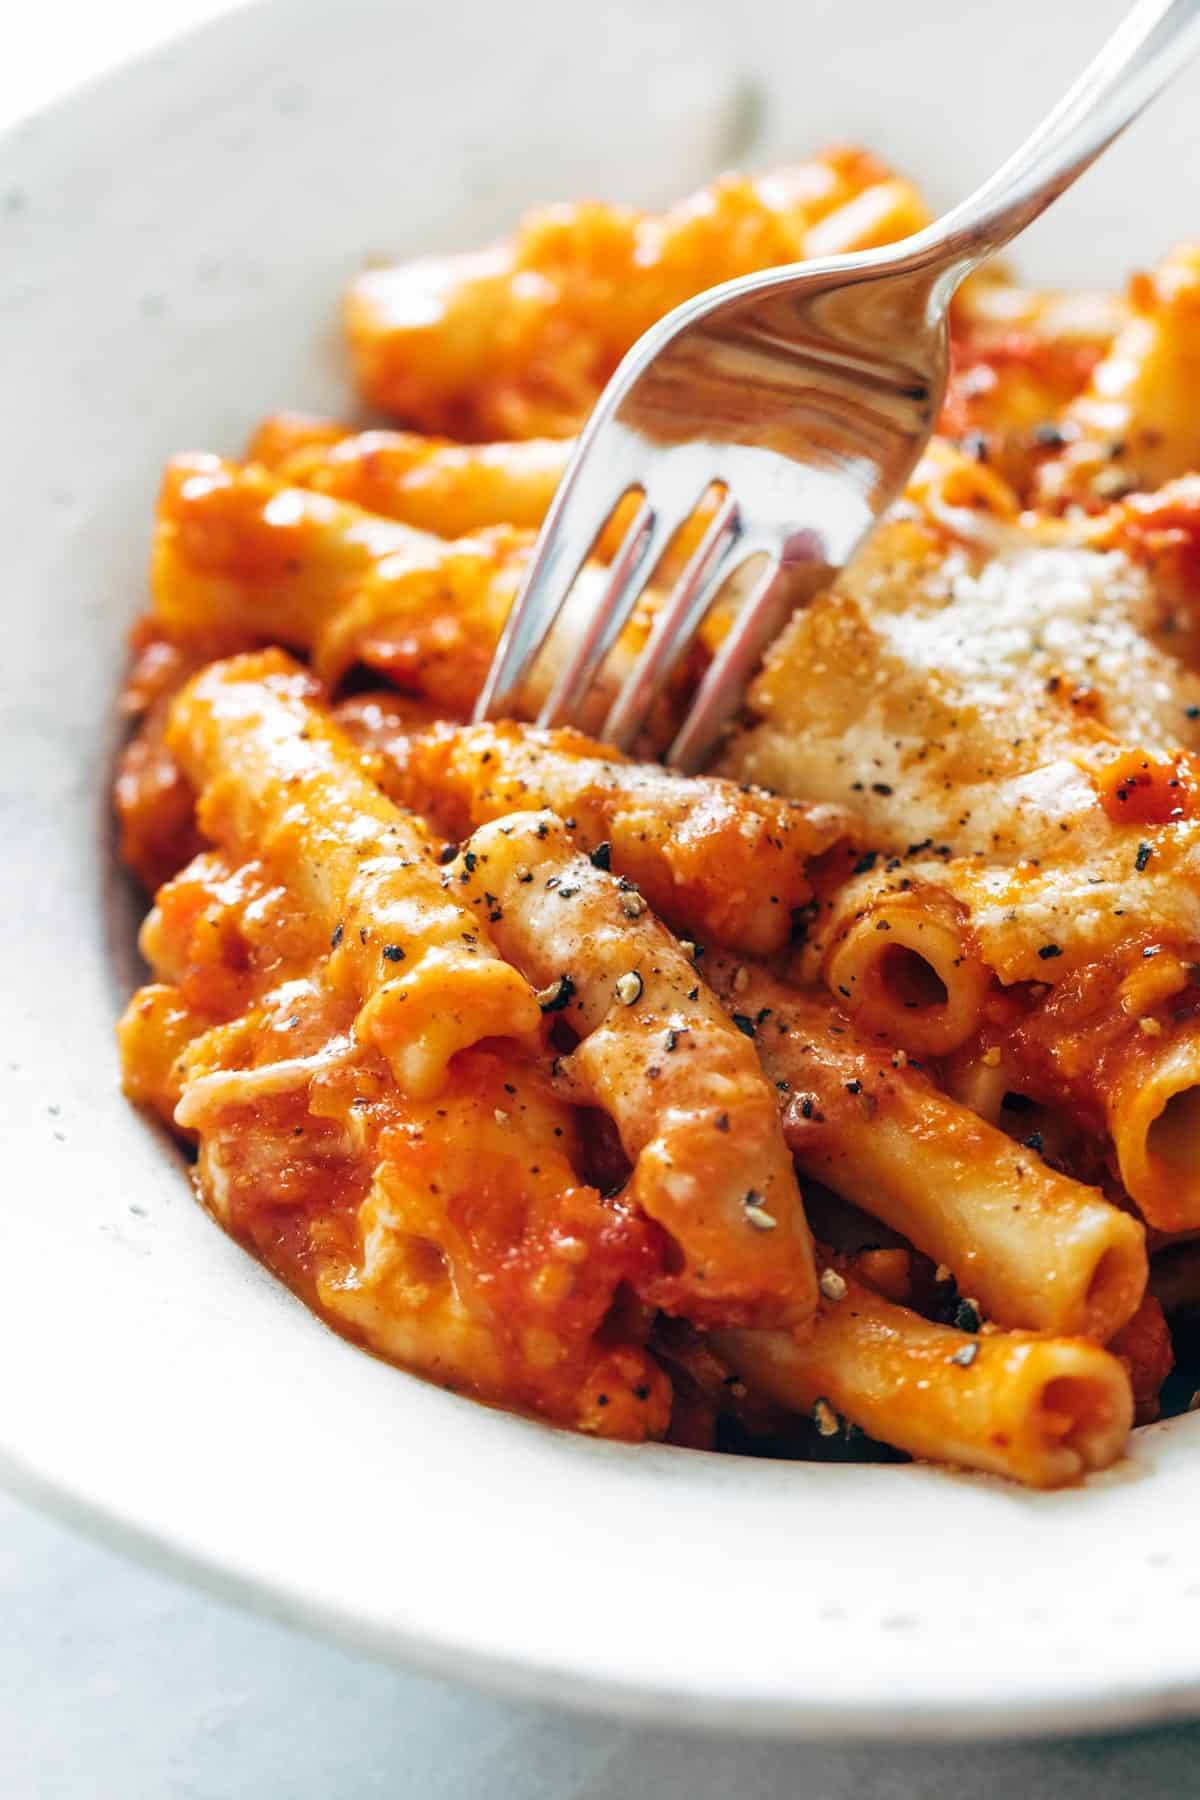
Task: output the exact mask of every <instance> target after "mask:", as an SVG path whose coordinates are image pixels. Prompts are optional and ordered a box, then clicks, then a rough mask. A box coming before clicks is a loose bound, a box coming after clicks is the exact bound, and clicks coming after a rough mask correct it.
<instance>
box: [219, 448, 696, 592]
mask: <svg viewBox="0 0 1200 1800" xmlns="http://www.w3.org/2000/svg"><path fill="white" fill-rule="evenodd" d="M574 449H575V440H574V439H573V438H527V439H526V440H525V441H524V442H517V443H510V442H506V441H501V442H500V443H495V444H456V443H454V442H452V441H451V440H450V439H448V438H430V437H424V436H423V435H422V434H421V433H420V432H418V431H361V432H352V431H350V430H349V429H348V428H347V427H346V426H344V425H338V424H336V423H334V422H333V421H332V420H329V419H310V418H309V417H308V416H307V415H306V414H304V413H278V414H276V415H274V416H273V417H272V418H269V419H265V420H264V421H263V423H262V425H261V426H260V427H259V429H258V431H257V432H256V433H255V435H254V437H253V438H252V439H251V441H250V447H249V449H248V451H247V457H248V460H249V461H250V462H252V463H261V464H262V465H263V467H264V468H267V469H270V470H271V472H272V474H273V475H275V476H276V477H277V478H278V479H279V480H280V481H284V482H287V484H288V485H289V486H293V487H302V488H311V489H312V490H313V491H314V492H315V493H318V494H328V495H329V496H331V498H333V499H336V500H347V501H349V502H350V503H351V504H352V505H354V506H361V507H364V508H365V509H366V510H367V511H368V512H373V513H378V514H380V515H381V516H382V517H383V518H387V519H399V520H400V521H401V522H402V523H403V524H405V525H412V526H414V527H415V528H416V529H417V530H420V531H432V532H436V533H437V535H438V537H444V538H456V537H466V536H468V535H469V534H470V533H472V532H476V531H483V530H486V529H487V528H488V527H489V526H492V525H515V526H518V527H521V528H522V529H525V530H535V529H536V528H537V527H538V526H539V525H540V524H541V523H542V520H543V519H544V518H545V516H546V513H547V512H548V510H549V507H550V502H551V500H553V498H554V493H555V489H556V488H557V486H558V483H559V481H560V479H561V477H562V474H563V471H564V469H565V468H566V466H567V463H568V462H569V460H570V458H571V454H572V452H573V451H574ZM638 505H639V500H638V498H637V496H636V495H633V494H630V495H628V496H627V497H626V498H625V499H624V500H622V501H621V502H620V503H619V504H618V506H617V507H616V509H615V511H614V512H613V515H612V517H611V518H610V519H609V521H608V523H607V524H606V525H605V527H604V529H603V530H602V531H601V533H600V536H599V537H598V539H597V540H596V543H595V545H594V546H593V548H592V555H593V556H594V557H596V558H597V559H598V560H600V561H602V562H607V561H609V560H611V558H612V557H614V556H615V555H616V553H617V551H618V550H619V549H620V547H621V544H622V542H623V541H624V538H625V534H626V532H627V531H628V530H629V527H630V526H631V525H632V523H633V521H634V517H635V515H636V513H637V510H638ZM714 511H715V507H714V505H713V503H712V502H711V500H705V501H702V502H701V504H700V505H699V506H698V507H697V509H696V511H695V512H694V513H693V514H692V515H691V516H690V517H689V518H688V520H687V521H686V522H685V523H684V524H683V525H682V526H681V528H680V529H679V531H678V532H677V533H676V534H675V536H674V538H673V539H672V540H671V543H670V544H669V545H668V546H667V548H666V550H665V551H664V552H663V559H662V562H661V564H660V565H659V568H658V571H657V574H656V580H657V581H658V583H659V585H660V586H661V585H663V584H664V583H666V582H668V581H670V580H672V579H673V578H674V576H675V575H677V574H678V573H679V571H680V570H681V569H682V567H683V565H684V563H685V562H686V560H687V558H688V557H689V556H690V555H691V554H692V552H693V551H694V550H695V549H696V548H697V547H698V545H699V543H700V540H701V539H702V537H703V536H704V533H705V531H706V530H707V528H708V526H709V525H710V524H711V523H712V519H713V515H714Z"/></svg>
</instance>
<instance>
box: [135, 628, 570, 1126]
mask: <svg viewBox="0 0 1200 1800" xmlns="http://www.w3.org/2000/svg"><path fill="white" fill-rule="evenodd" d="M313 689H314V683H313V682H312V679H311V677H310V676H308V675H307V674H306V673H305V672H304V671H303V670H302V669H300V668H299V667H298V666H297V665H296V664H295V663H293V662H292V661H291V660H290V658H288V657H286V656H285V655H284V654H283V653H282V652H281V651H278V650H275V651H264V652H261V653H260V654H258V655H251V656H243V657H235V658H233V659H231V660H230V661H228V662H224V663H215V664H212V665H210V666H209V667H208V668H207V669H206V670H205V671H204V672H203V673H202V674H200V675H199V676H197V677H196V678H195V679H194V680H193V681H192V682H191V683H190V684H189V685H188V686H187V687H186V688H185V689H184V690H183V692H182V693H181V694H180V696H179V697H178V699H177V700H176V701H175V704H174V706H173V708H172V713H171V723H170V729H169V734H168V736H169V743H170V747H171V749H172V751H173V752H174V754H175V755H176V756H177V757H178V758H179V761H180V763H181V764H182V766H183V769H184V771H185V773H186V774H187V776H188V777H189V779H190V780H191V781H192V783H193V785H194V786H195V787H196V789H197V791H198V792H199V794H200V803H199V818H200V824H201V828H202V829H203V830H204V831H205V832H206V833H207V834H208V835H210V836H211V837H213V838H214V839H215V840H216V841H217V842H218V843H220V844H222V845H223V846H225V847H226V848H229V849H232V850H233V851H234V852H235V853H236V854H238V855H240V856H253V855H259V856H261V857H262V858H263V859H264V860H265V861H266V862H267V863H268V865H269V866H270V867H272V868H273V869H274V870H275V871H276V872H277V873H278V874H279V875H280V877H281V878H282V880H283V881H284V882H285V883H286V884H287V886H288V887H289V888H290V889H291V890H292V892H293V893H294V894H295V895H297V896H298V897H299V898H300V899H301V901H302V902H303V903H304V904H305V905H306V906H307V907H308V908H309V909H310V911H311V913H312V915H313V917H314V919H315V920H319V922H320V924H321V927H322V929H323V930H324V931H325V932H327V933H328V934H329V942H330V945H331V957H330V966H329V975H330V979H331V980H332V981H333V983H334V984H335V985H336V986H341V987H344V988H347V989H350V990H352V991H353V992H354V993H355V994H356V995H357V997H358V1000H359V1001H360V1003H361V1011H360V1013H359V1015H358V1020H357V1026H356V1029H357V1031H358V1033H359V1035H360V1036H361V1037H363V1038H364V1039H365V1040H366V1041H368V1042H373V1043H376V1044H377V1045H378V1046H379V1048H380V1049H381V1050H382V1051H383V1052H384V1053H385V1055H386V1056H387V1057H388V1060H389V1061H390V1063H391V1065H392V1068H393V1071H394V1073H395V1076H396V1079H397V1081H398V1082H399V1083H400V1085H401V1087H402V1088H404V1089H405V1090H406V1091H407V1092H409V1093H411V1094H413V1095H417V1096H425V1095H429V1094H431V1093H433V1092H436V1091H437V1089H438V1088H439V1086H440V1085H441V1084H442V1082H443V1080H444V1078H445V1073H446V1065H447V1064H448V1062H449V1061H450V1058H451V1057H452V1056H453V1055H454V1054H455V1052H456V1051H459V1050H462V1049H465V1048H466V1047H467V1046H468V1045H470V1044H474V1043H477V1042H478V1041H479V1040H480V1039H481V1038H486V1037H508V1036H519V1035H520V1034H521V1033H522V1032H527V1031H530V1030H532V1029H534V1027H535V1026H536V1025H537V1024H538V1021H539V1017H540V1015H539V1011H538V1007H537V1002H536V1001H535V1000H534V997H533V994H532V992H531V991H530V989H529V987H528V985H527V983H526V982H525V981H524V980H522V978H521V977H520V976H519V975H518V974H517V972H516V970H515V969H512V968H510V967H509V965H508V964H507V963H505V962H502V961H501V960H500V958H499V957H498V956H497V954H496V952H495V950H494V948H493V946H492V944H491V942H490V940H489V938H488V933H487V929H486V927H485V926H481V925H480V924H479V922H478V921H477V920H476V919H475V918H474V916H473V915H471V914H470V913H468V912H467V911H466V909H465V908H464V907H463V906H461V905H460V904H458V903H457V901H456V899H455V898H454V897H453V896H452V895H450V894H447V893H446V892H445V891H443V889H442V887H441V884H440V882H439V879H438V871H437V867H436V865H435V863H434V861H433V858H432V855H431V853H430V849H429V845H428V842H427V840H426V837H425V834H424V833H423V831H422V829H421V828H420V826H419V825H418V824H417V822H416V821H415V820H414V819H413V818H412V817H411V815H410V814H407V813H405V812H404V811H403V810H402V809H401V808H400V807H398V806H396V805H395V804H394V803H393V802H392V801H390V800H388V799H387V798H386V797H385V796H384V795H383V794H382V793H381V792H380V791H379V789H378V788H377V787H376V786H375V784H374V783H373V782H372V781H370V780H369V779H368V778H367V776H366V775H365V774H364V773H363V771H362V765H361V760H360V757H359V753H358V752H357V751H356V750H355V748H354V746H353V745H352V744H351V743H350V741H349V740H348V739H347V738H345V737H343V735H342V734H341V732H339V731H338V730H337V729H336V727H334V726H333V725H332V724H331V723H330V722H329V720H328V718H327V717H326V715H325V714H324V713H323V712H322V711H321V710H320V708H319V707H317V706H315V705H314V704H313V698H312V696H313Z"/></svg>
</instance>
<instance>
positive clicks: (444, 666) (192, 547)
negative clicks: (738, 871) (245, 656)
mask: <svg viewBox="0 0 1200 1800" xmlns="http://www.w3.org/2000/svg"><path fill="white" fill-rule="evenodd" d="M532 542H533V534H532V532H529V531H523V530H518V529H517V528H516V527H514V526H511V525H495V526H493V527H491V528H489V529H488V530H486V531H481V532H479V533H478V534H477V535H475V536H473V537H465V538H455V539H453V540H446V539H443V538H439V537H432V536H430V535H429V534H428V533H426V532H423V531H417V530H415V529H414V528H413V527H412V526H410V525H403V524H398V523H397V522H396V521H395V520H392V519H384V518H380V517H379V516H378V515H376V514H374V513H368V512H365V511H363V510H362V508H360V507H357V506H353V505H351V504H350V503H349V502H348V501H343V500H335V499H332V498H331V497H330V496H329V495H327V494H320V493H313V492H311V491H310V490H309V489H307V488H302V487H285V486H284V485H283V484H282V483H281V482H280V481H278V480H277V479H276V477H274V476H273V475H271V474H270V473H269V472H268V471H267V470H266V469H263V468H261V467H259V466H257V465H254V464H250V465H247V466H245V467H239V466H237V465H236V464H233V463H228V462H223V461H222V460H221V459H220V458H219V457H214V456H199V455H194V456H185V457H176V458H175V459H174V460H173V461H172V462H171V463H170V464H169V465H168V468H167V472H166V475H165V477H164V479H163V485H162V490H161V494H160V497H159V505H158V518H157V524H156V528H155V537H154V552H153V558H152V562H151V588H152V592H153V600H154V614H153V618H154V624H155V626H156V628H157V629H158V630H159V631H160V632H161V633H162V634H163V635H164V636H165V637H166V638H167V639H168V640H169V641H171V642H172V643H174V644H177V645H181V646H184V647H186V649H187V650H188V651H189V652H195V651H199V652H201V653H207V654H208V655H224V654H228V653H229V652H231V651H234V650H242V649H249V648H252V647H255V646H258V645H260V644H262V643H265V642H277V643H282V644H285V645H287V646H288V648H290V649H292V650H303V651H307V652H309V653H310V654H311V657H312V664H313V668H314V669H315V671H316V673H317V674H318V675H319V676H320V677H321V678H322V680H324V681H325V682H327V683H329V684H331V685H332V684H336V683H337V682H339V681H340V680H341V679H342V678H343V677H344V676H345V675H346V674H348V673H349V671H350V670H351V669H352V668H353V667H354V666H355V664H358V663H361V664H365V665H366V666H368V667H370V668H372V669H375V670H377V671H378V672H379V673H380V674H382V675H383V676H385V677H386V678H387V679H388V680H389V681H390V682H392V683H394V684H395V685H396V686H397V687H399V688H401V689H402V690H403V691H404V692H405V693H406V694H409V695H417V696H419V697H421V698H423V699H426V700H429V701H430V702H432V703H433V704H434V705H436V706H437V707H438V708H439V709H440V710H441V712H442V714H443V716H448V717H451V718H464V717H466V716H467V715H468V714H469V713H470V711H471V708H472V707H473V706H474V704H475V701H476V699H477V698H478V695H479V691H480V688H481V687H482V685H483V680H484V677H485V675H486V674H487V670H488V666H489V664H490V662H491V659H492V655H493V653H494V651H495V648H496V644H497V642H498V640H499V637H500V632H501V630H502V628H503V625H504V621H505V619H506V618H507V617H508V613H509V609H510V607H511V606H512V602H513V599H514V597H515V595H516V592H517V588H518V586H519V585H520V581H521V576H522V574H523V573H524V569H525V565H526V562H527V560H528V557H529V552H530V549H531V546H532ZM605 580H606V575H605V572H604V570H603V569H602V568H600V567H599V566H597V565H592V564H589V565H586V566H585V567H584V568H583V569H582V570H581V571H580V576H579V580H578V581H577V582H576V584H575V587H574V589H573V591H572V594H571V596H570V599H569V601H568V603H567V605H566V606H565V607H564V609H563V612H562V614H561V616H560V618H559V620H558V623H557V625H556V627H555V629H554V630H553V631H552V632H551V634H550V638H549V641H548V643H547V645H546V647H545V650H544V651H543V653H542V655H541V656H540V657H539V659H538V661H537V664H536V666H535V668H534V669H533V670H532V671H531V674H530V680H529V684H528V690H527V693H526V694H525V695H524V696H523V700H524V701H525V702H526V705H527V710H530V711H536V709H537V707H538V705H539V704H540V702H541V700H542V699H543V698H544V697H545V695H546V693H548V692H549V690H550V687H551V685H552V684H553V682H554V680H555V678H556V675H557V672H558V670H559V669H560V668H561V666H562V662H563V660H564V658H565V656H566V655H567V654H568V652H569V650H570V649H571V647H572V645H573V644H574V642H575V641H576V638H577V635H578V632H579V629H580V624H581V621H582V620H585V619H586V618H587V617H588V616H589V613H590V609H591V608H592V606H593V605H594V604H595V601H596V599H597V588H598V585H599V584H602V583H603V582H604V581H605ZM651 605H652V600H651V598H650V597H649V596H648V597H647V601H646V603H645V605H643V606H639V608H638V609H637V611H636V612H635V614H634V617H633V619H632V620H631V621H630V623H629V625H628V626H627V627H626V629H625V631H624V632H623V633H622V635H621V637H620V638H619V639H618V641H617V643H616V644H615V645H614V647H613V650H612V652H611V654H610V656H609V659H608V661H607V663H606V665H605V668H604V670H603V671H602V672H601V675H600V677H599V679H598V680H597V681H596V682H595V683H594V684H593V687H592V690H591V692H590V693H589V694H588V696H587V697H586V699H585V702H584V706H583V714H584V722H585V723H589V722H591V721H592V720H594V721H595V723H596V724H599V723H600V721H602V720H603V718H604V717H605V714H606V713H607V711H608V708H609V705H610V704H611V702H612V700H613V698H614V697H615V695H616V692H617V690H618V688H619V686H620V684H621V682H622V681H623V680H624V678H625V676H626V675H627V674H628V673H629V671H630V669H631V668H632V666H633V661H634V659H635V658H636V656H637V654H638V652H639V651H640V649H641V646H642V644H643V643H644V641H645V634H646V630H647V626H648V620H649V617H650V611H649V609H650V607H651ZM672 705H673V702H672V698H671V695H670V694H668V695H666V696H663V697H661V699H660V701H659V703H658V705H657V706H656V708H655V709H654V720H653V722H652V731H651V735H652V736H653V737H654V739H655V741H658V740H659V739H662V741H669V738H670V736H671V735H672V734H673V730H674V724H675V721H674V714H673V711H672Z"/></svg>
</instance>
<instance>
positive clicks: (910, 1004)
mask: <svg viewBox="0 0 1200 1800" xmlns="http://www.w3.org/2000/svg"><path fill="white" fill-rule="evenodd" d="M879 981H880V985H881V987H882V988H883V991H884V993H885V994H886V995H887V998H888V999H889V1000H890V1001H891V1003H892V1004H893V1005H894V1006H899V1007H903V1008H904V1010H905V1011H906V1012H931V1011H933V1010H934V1009H935V1008H937V1007H941V1006H945V1004H946V1001H947V999H948V998H949V995H948V993H947V990H946V984H945V982H944V981H943V980H942V978H941V976H940V975H939V974H938V972H937V970H936V969H935V968H934V966H933V964H932V963H931V962H928V961H927V960H926V958H925V957H923V956H921V955H919V954H918V952H917V951H916V950H910V949H909V948H908V946H907V944H889V945H888V947H887V949H886V950H885V951H884V953H883V955H882V956H881V957H880V959H879Z"/></svg>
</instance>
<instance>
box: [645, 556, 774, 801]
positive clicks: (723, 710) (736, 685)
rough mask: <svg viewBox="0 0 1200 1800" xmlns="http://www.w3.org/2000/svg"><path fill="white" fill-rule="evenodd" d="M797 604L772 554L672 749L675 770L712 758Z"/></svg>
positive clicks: (686, 769)
mask: <svg viewBox="0 0 1200 1800" xmlns="http://www.w3.org/2000/svg"><path fill="white" fill-rule="evenodd" d="M795 605H796V595H795V589H794V588H793V586H792V584H791V582H790V581H789V579H788V578H787V576H786V575H784V576H781V564H780V559H779V557H778V556H776V555H774V554H772V555H771V557H770V560H769V562H768V564H767V567H766V568H765V569H764V570H763V573H762V574H761V575H760V576H759V578H758V580H757V582H756V583H755V585H754V587H753V589H752V590H751V592H750V593H749V594H748V595H747V596H746V600H745V602H744V604H743V606H742V609H741V611H740V612H739V613H738V616H737V619H736V620H735V622H734V625H733V628H732V630H731V631H730V633H729V635H728V637H727V638H726V639H725V642H724V643H723V644H722V645H721V648H720V649H719V650H718V652H717V654H716V656H715V657H714V658H713V660H712V663H711V665H710V667H709V670H708V673H707V674H706V675H705V677H704V680H703V681H702V682H701V683H700V687H699V690H698V691H697V694H696V698H695V700H694V701H693V702H692V705H691V708H690V710H689V712H688V715H687V718H686V719H685V720H684V722H683V726H682V728H681V730H680V732H679V735H678V737H677V738H676V739H675V742H674V743H673V744H672V745H671V748H670V750H669V751H668V752H667V761H668V763H670V764H671V766H672V767H673V768H677V769H682V770H683V771H684V772H685V773H687V774H694V773H695V771H696V770H697V769H699V768H700V767H701V766H702V765H703V764H704V762H705V761H706V760H707V758H708V756H709V753H710V752H711V750H712V749H713V746H714V745H715V744H716V741H717V739H718V738H719V737H720V735H721V731H722V728H723V727H724V725H725V723H726V721H727V720H728V719H729V718H730V716H731V715H732V714H733V713H734V712H735V711H736V710H737V707H738V705H739V704H740V702H741V699H742V695H743V693H744V692H745V688H746V684H747V683H748V681H749V679H750V677H751V675H752V674H753V673H754V671H755V669H756V668H757V667H758V664H759V661H760V660H761V658H762V655H763V652H764V651H765V650H766V648H767V646H768V645H769V644H770V642H771V640H772V639H773V638H775V637H777V636H778V634H779V632H780V631H781V630H782V629H783V626H784V625H785V623H786V622H787V620H788V618H789V617H790V616H791V614H792V611H793V610H794V607H795Z"/></svg>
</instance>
